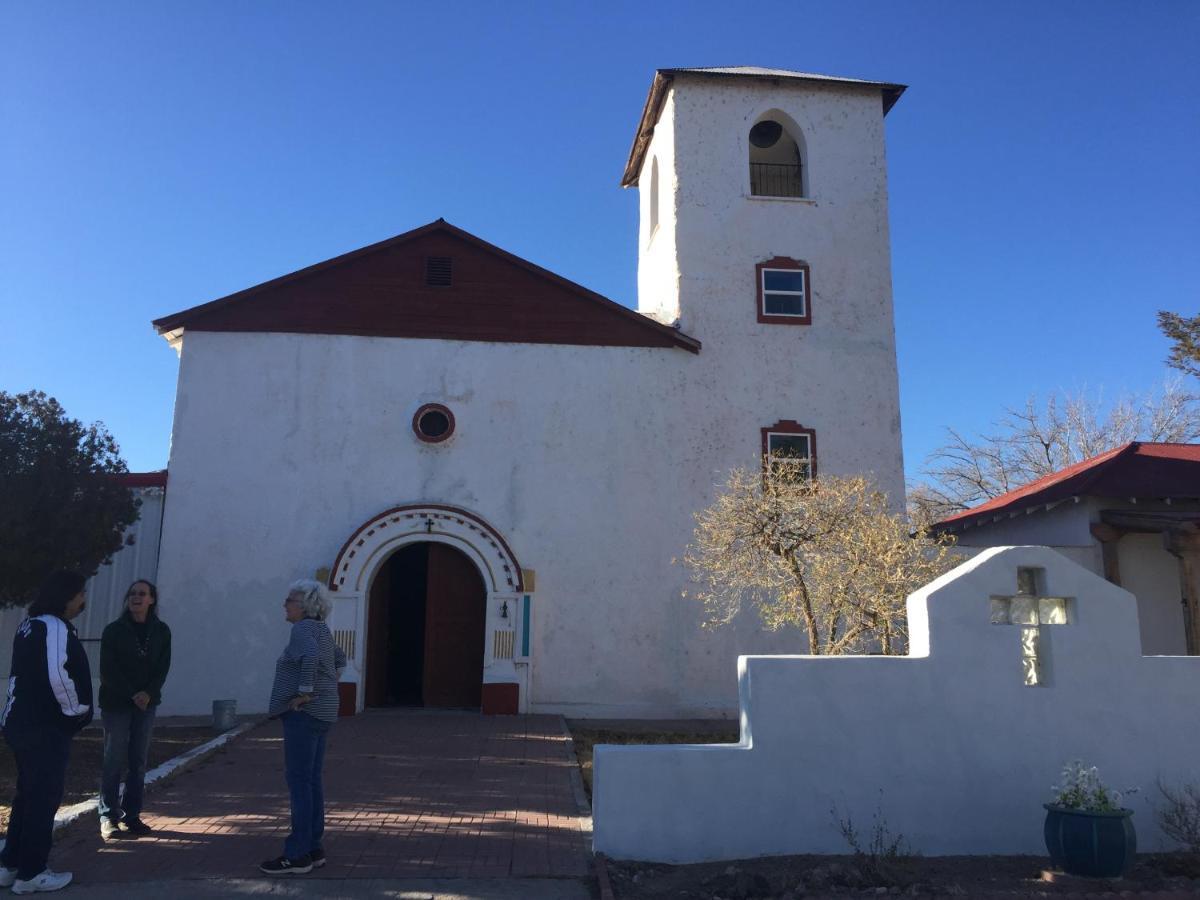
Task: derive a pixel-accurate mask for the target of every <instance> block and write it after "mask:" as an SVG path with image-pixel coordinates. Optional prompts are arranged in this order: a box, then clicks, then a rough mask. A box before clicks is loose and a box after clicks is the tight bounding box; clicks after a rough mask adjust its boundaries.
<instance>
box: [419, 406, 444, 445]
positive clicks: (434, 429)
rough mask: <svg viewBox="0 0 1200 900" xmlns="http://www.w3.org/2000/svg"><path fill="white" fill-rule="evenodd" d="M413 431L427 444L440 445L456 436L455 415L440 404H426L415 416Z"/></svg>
mask: <svg viewBox="0 0 1200 900" xmlns="http://www.w3.org/2000/svg"><path fill="white" fill-rule="evenodd" d="M413 431H415V432H416V434H417V437H418V438H420V439H421V440H423V441H424V442H425V443H427V444H440V443H441V442H442V441H444V440H446V439H447V438H448V437H450V435H452V434H454V413H452V412H450V410H449V409H447V408H446V407H444V406H442V404H440V403H426V404H425V405H424V406H422V407H421V408H420V409H418V410H417V411H416V413H415V414H414V415H413Z"/></svg>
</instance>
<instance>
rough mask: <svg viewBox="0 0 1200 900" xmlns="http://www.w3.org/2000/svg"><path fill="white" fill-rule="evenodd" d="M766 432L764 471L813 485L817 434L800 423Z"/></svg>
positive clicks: (778, 424)
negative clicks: (809, 482)
mask: <svg viewBox="0 0 1200 900" xmlns="http://www.w3.org/2000/svg"><path fill="white" fill-rule="evenodd" d="M762 432H763V438H762V440H763V468H764V469H765V470H766V471H767V472H769V473H770V474H772V475H776V476H783V477H787V478H795V479H798V480H801V481H811V480H812V479H813V477H814V476H815V475H816V468H817V448H816V433H815V432H814V431H813V430H812V429H811V428H805V427H804V426H802V425H801V424H800V423H798V422H793V421H782V422H776V423H775V424H774V425H772V426H771V427H769V428H764V429H763V430H762Z"/></svg>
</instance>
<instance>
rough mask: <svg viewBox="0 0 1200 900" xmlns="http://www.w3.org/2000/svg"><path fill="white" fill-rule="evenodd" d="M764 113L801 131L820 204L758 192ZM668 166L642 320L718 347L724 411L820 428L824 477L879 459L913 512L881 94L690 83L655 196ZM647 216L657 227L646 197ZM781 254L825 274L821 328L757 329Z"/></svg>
mask: <svg viewBox="0 0 1200 900" xmlns="http://www.w3.org/2000/svg"><path fill="white" fill-rule="evenodd" d="M766 113H771V115H773V116H776V117H777V118H781V119H784V120H786V121H789V122H791V123H792V124H794V125H796V126H798V127H799V129H800V130H801V131H802V138H803V143H804V144H805V146H806V147H807V154H808V155H807V159H806V160H805V162H806V166H807V175H806V177H805V181H806V182H807V183H808V185H809V195H810V197H809V198H808V199H795V198H772V197H753V196H750V176H749V137H748V135H749V131H750V127H751V125H753V124H754V122H755V121H757V120H758V119H759V118H760V117H761V116H762V115H763V114H766ZM654 156H657V158H658V161H659V166H660V171H659V177H660V186H661V185H667V186H669V187H670V188H672V192H671V196H672V199H673V204H667V203H665V202H664V203H661V204H660V210H666V209H668V208H671V211H672V213H673V220H672V219H671V218H669V217H667V216H664V217H663V219H662V223H661V224H660V228H659V233H658V234H657V235H655V237H654V239H653V241H651V242H649V243H647V242H646V240H645V238H646V235H645V234H643V235H642V242H641V245H640V246H641V256H640V263H639V283H638V288H639V300H638V303H639V309H641V310H642V311H643V312H646V313H648V314H653V315H654V316H655V317H657V318H659V319H662V320H664V321H671V320H673V319H675V318H676V317H678V318H679V319H680V320H681V327H682V329H683V330H684V331H685V332H686V333H688V334H690V335H692V336H694V337H697V338H699V339H700V340H701V341H703V342H704V350H703V355H704V360H705V364H706V367H707V368H706V376H707V377H710V378H712V381H711V387H712V389H714V390H716V391H718V392H719V395H718V396H717V397H715V398H714V401H718V400H719V401H720V402H722V403H724V404H726V405H727V406H728V407H729V408H733V409H757V410H760V411H761V412H762V413H764V414H765V415H766V416H767V418H766V419H765V420H764V421H762V422H761V423H760V427H761V426H765V425H771V424H773V423H774V422H776V421H778V420H780V419H794V420H796V421H799V422H801V423H802V424H803V425H805V426H807V427H810V428H815V429H816V434H817V452H818V465H819V468H820V470H822V471H830V470H834V471H846V470H847V469H849V466H848V465H847V463H848V461H849V460H850V459H852V458H856V457H857V458H866V459H868V460H870V464H869V466H868V467H867V468H868V470H869V471H870V473H871V474H873V475H874V476H875V478H876V480H877V481H878V482H879V483H880V486H881V487H882V488H883V489H884V490H886V491H887V492H888V494H889V495H890V496H891V498H892V500H893V502H894V503H895V504H896V507H897V508H903V505H904V478H903V460H902V451H901V446H900V402H899V386H898V376H897V369H896V344H895V329H894V323H893V311H892V288H891V256H890V252H891V251H890V241H889V232H888V206H887V163H886V154H885V149H884V122H883V111H882V104H881V101H880V96H879V92H878V90H870V89H866V90H863V89H853V88H850V89H847V88H842V87H838V86H832V85H829V86H821V87H816V88H814V87H811V86H800V85H796V84H787V83H784V84H780V85H772V84H770V83H769V82H768V81H766V80H754V81H746V80H742V79H713V78H703V77H696V76H688V75H686V74H681V75H678V76H676V79H675V81H674V83H673V84H672V86H671V88H670V91H669V94H668V97H667V101H666V104H665V105H664V108H663V113H662V116H661V118H660V119H659V122H658V123H657V124H656V126H655V130H654V137H653V139H652V141H651V143H650V146H649V151H648V153H647V155H646V158H645V164H644V167H643V171H642V172H641V180H640V181H639V188H640V189H642V190H643V192H644V189H645V188H646V187H647V185H648V183H649V168H650V160H651V159H652V158H653V157H654ZM642 208H643V215H644V216H645V215H646V211H647V210H648V198H647V197H646V196H644V195H643V197H642ZM660 214H661V213H660ZM643 227H645V226H643ZM664 232H665V233H664ZM671 254H673V255H674V259H673V260H672V259H671V258H670V257H671ZM775 256H785V257H790V258H793V259H797V260H801V261H804V262H807V263H809V265H810V266H811V278H812V294H813V296H812V298H811V303H812V310H813V313H812V315H813V324H812V325H810V326H800V325H765V324H759V323H758V321H757V317H756V284H755V265H756V264H757V263H759V262H762V261H764V260H766V259H770V258H772V257H775ZM738 368H743V369H745V368H753V369H754V370H755V371H756V373H757V376H758V377H757V378H755V379H743V380H742V381H741V383H740V384H736V383H732V382H730V383H721V382H720V381H718V380H717V379H716V377H714V376H715V375H716V374H717V373H722V376H723V373H726V372H732V371H734V370H736V369H738ZM765 385H777V390H775V391H774V392H773V393H768V392H767V391H765V390H764V386H765ZM851 436H853V440H854V441H855V444H856V446H855V447H851V446H850V445H849V444H848V442H847V438H850V437H851Z"/></svg>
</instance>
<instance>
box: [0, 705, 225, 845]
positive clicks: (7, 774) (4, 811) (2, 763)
mask: <svg viewBox="0 0 1200 900" xmlns="http://www.w3.org/2000/svg"><path fill="white" fill-rule="evenodd" d="M217 734H218V732H215V731H213V730H212V728H208V727H179V726H162V727H159V728H155V729H154V737H153V739H152V740H151V741H150V761H149V764H148V766H147V769H153V768H154V767H155V766H157V765H160V764H161V763H164V762H166V761H167V760H168V759H172V758H173V757H176V756H178V755H179V754H181V753H184V752H186V751H188V750H190V749H192V748H193V747H196V746H198V745H200V744H203V743H204V742H205V741H209V740H212V739H213V738H214V737H216V736H217ZM103 756H104V732H103V731H101V729H99V728H96V727H89V728H85V729H84V730H83V731H82V732H80V733H79V734H77V735H76V736H75V739H74V740H73V741H72V742H71V761H70V763H68V765H67V788H66V791H65V793H64V794H63V802H62V805H63V806H70V805H71V804H73V803H79V802H81V801H83V800H87V799H88V798H90V797H94V796H96V794H98V793H99V792H100V763H101V760H102V759H103ZM16 786H17V765H16V761H15V760H14V759H13V755H12V750H10V749H9V747H8V744H7V743H5V742H4V741H0V829H4V828H7V827H8V813H9V803H10V802H11V801H12V795H13V791H14V790H15V789H16Z"/></svg>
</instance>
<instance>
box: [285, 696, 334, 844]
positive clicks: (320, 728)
mask: <svg viewBox="0 0 1200 900" xmlns="http://www.w3.org/2000/svg"><path fill="white" fill-rule="evenodd" d="M280 718H282V719H283V764H284V773H285V776H286V778H287V786H288V793H289V794H290V795H291V801H292V833H291V834H289V835H288V836H287V840H286V841H284V843H283V855H284V856H286V857H287V858H288V859H296V858H297V857H300V856H304V855H305V854H307V853H311V852H312V851H313V850H319V849H321V836H322V835H324V834H325V788H324V785H323V784H322V782H321V770H322V769H323V768H324V766H325V736H326V734H328V732H329V723H328V722H322V721H321V720H320V719H316V718H313V717H312V716H310V715H309V714H308V713H306V712H297V711H292V712H285V713H284V714H283V715H282V716H281V717H280Z"/></svg>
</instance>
